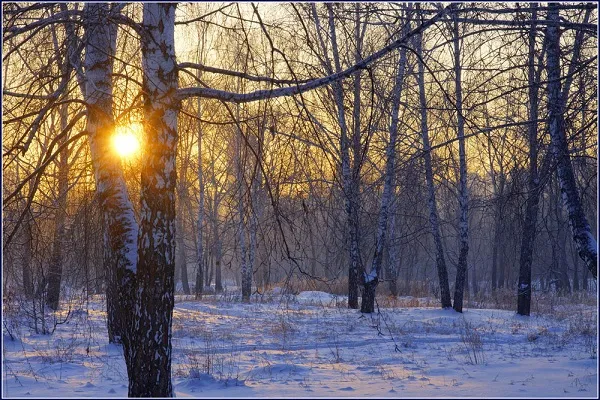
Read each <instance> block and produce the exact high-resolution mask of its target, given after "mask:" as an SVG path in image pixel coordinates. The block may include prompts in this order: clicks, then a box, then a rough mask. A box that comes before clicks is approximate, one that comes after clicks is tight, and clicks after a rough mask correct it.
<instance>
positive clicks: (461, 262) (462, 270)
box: [452, 13, 469, 312]
mask: <svg viewBox="0 0 600 400" xmlns="http://www.w3.org/2000/svg"><path fill="white" fill-rule="evenodd" d="M452 22H453V36H454V38H453V39H454V40H453V42H454V79H455V88H456V114H457V122H458V125H457V134H458V157H459V180H460V182H459V188H458V207H459V215H460V216H459V222H458V229H459V234H460V241H459V253H458V264H457V266H456V284H455V285H454V310H456V311H458V312H462V308H463V294H464V288H465V281H466V277H467V256H468V255H469V218H468V214H469V194H468V192H467V154H466V150H465V121H464V118H463V108H462V77H461V73H462V68H461V64H460V37H459V31H458V19H457V16H456V13H454V14H452Z"/></svg>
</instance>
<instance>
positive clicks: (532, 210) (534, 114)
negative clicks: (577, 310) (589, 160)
mask: <svg viewBox="0 0 600 400" xmlns="http://www.w3.org/2000/svg"><path fill="white" fill-rule="evenodd" d="M532 7H533V11H532V13H531V19H532V21H534V22H533V25H532V27H531V29H530V31H529V58H528V71H527V75H528V83H529V115H528V117H529V121H531V122H530V123H529V126H528V139H529V179H528V191H529V196H528V197H527V202H526V205H525V221H524V224H523V235H522V237H521V256H520V260H519V283H518V290H517V314H519V315H530V312H531V263H532V258H533V245H534V243H535V235H536V224H537V214H538V204H539V198H540V196H539V195H540V188H539V186H540V181H539V175H538V161H537V157H538V134H537V130H538V124H537V122H535V121H536V120H537V119H538V92H539V87H538V82H537V79H536V74H535V60H534V57H535V37H536V30H535V21H536V20H537V10H536V8H537V3H533V4H532Z"/></svg>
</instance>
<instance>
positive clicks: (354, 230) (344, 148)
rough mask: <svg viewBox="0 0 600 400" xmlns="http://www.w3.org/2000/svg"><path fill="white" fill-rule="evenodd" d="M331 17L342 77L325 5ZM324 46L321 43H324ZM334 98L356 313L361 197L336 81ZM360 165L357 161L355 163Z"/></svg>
mask: <svg viewBox="0 0 600 400" xmlns="http://www.w3.org/2000/svg"><path fill="white" fill-rule="evenodd" d="M326 6H327V11H328V15H329V31H330V34H331V46H332V50H333V60H334V63H335V72H336V73H339V72H340V71H341V70H342V67H341V63H340V56H339V50H338V44H337V37H336V29H335V22H334V17H333V8H332V6H331V4H326ZM313 15H314V17H315V22H316V23H317V31H318V32H320V25H319V24H318V18H317V15H316V10H315V8H314V5H313ZM321 43H322V40H321ZM321 47H322V49H323V51H324V52H325V54H326V47H325V45H324V44H323V43H322V44H321ZM326 59H327V63H326V64H327V65H326V66H327V69H328V71H327V72H328V73H330V74H331V73H333V68H332V66H331V63H330V62H329V58H328V57H326ZM332 85H333V94H334V97H335V104H336V108H337V114H338V123H339V124H340V154H341V175H342V187H343V192H344V205H345V211H346V221H347V226H348V234H349V242H350V243H349V249H350V251H349V255H350V266H349V269H348V307H349V308H353V309H357V308H358V287H359V272H360V270H361V267H360V248H359V234H358V231H359V221H358V209H357V208H358V193H356V191H357V189H358V188H357V185H356V182H355V178H358V176H357V175H355V174H353V173H352V170H351V169H350V151H349V150H350V149H349V148H350V143H349V140H348V124H347V123H346V112H345V110H344V92H343V88H342V83H341V82H340V81H336V82H334V83H333V84H332ZM355 161H356V162H358V160H355Z"/></svg>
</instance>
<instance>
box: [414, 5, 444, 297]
mask: <svg viewBox="0 0 600 400" xmlns="http://www.w3.org/2000/svg"><path fill="white" fill-rule="evenodd" d="M417 7H420V6H419V5H417ZM415 50H416V52H417V54H418V56H419V57H420V58H421V60H422V59H423V36H422V34H420V35H418V38H416V39H415ZM418 64H419V66H418V68H419V75H418V79H419V102H420V107H421V136H422V138H423V152H424V154H423V157H424V161H425V180H426V183H427V193H428V198H427V205H428V207H429V225H430V229H431V234H432V235H433V242H434V243H435V250H436V253H435V265H436V269H437V274H438V281H439V285H440V299H441V303H442V304H441V305H442V308H450V307H452V303H451V300H450V284H449V281H448V269H447V267H446V259H445V257H444V246H443V243H442V233H441V230H440V223H439V217H438V210H437V201H436V198H435V185H434V182H433V167H432V162H431V144H430V143H429V128H428V123H427V100H426V96H425V71H424V66H423V62H419V63H418Z"/></svg>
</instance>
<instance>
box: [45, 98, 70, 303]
mask: <svg viewBox="0 0 600 400" xmlns="http://www.w3.org/2000/svg"><path fill="white" fill-rule="evenodd" d="M67 113H68V108H67V104H63V105H62V106H61V107H60V129H61V131H63V130H64V129H66V127H67V120H68V115H67ZM64 141H66V137H65V138H64V139H63V143H64ZM68 190H69V148H68V146H65V147H64V149H63V150H62V151H61V152H60V158H59V161H58V198H57V200H56V216H55V220H54V243H53V244H52V255H51V256H50V263H49V268H48V291H47V293H46V305H47V306H48V307H49V308H50V309H51V310H58V304H59V299H60V283H61V280H62V269H63V265H62V264H63V246H64V245H65V242H66V241H65V235H66V232H65V223H66V222H67V221H66V219H67V196H68Z"/></svg>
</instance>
